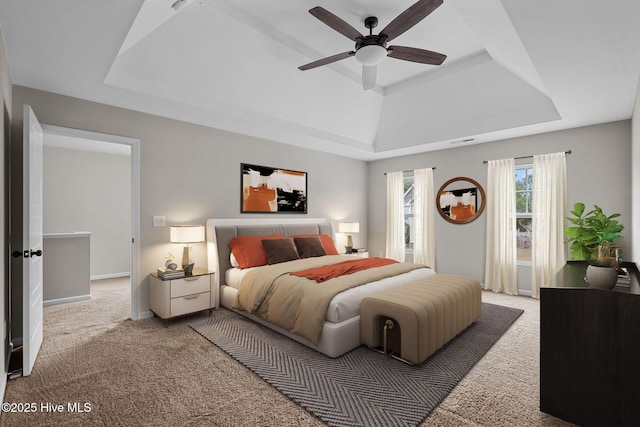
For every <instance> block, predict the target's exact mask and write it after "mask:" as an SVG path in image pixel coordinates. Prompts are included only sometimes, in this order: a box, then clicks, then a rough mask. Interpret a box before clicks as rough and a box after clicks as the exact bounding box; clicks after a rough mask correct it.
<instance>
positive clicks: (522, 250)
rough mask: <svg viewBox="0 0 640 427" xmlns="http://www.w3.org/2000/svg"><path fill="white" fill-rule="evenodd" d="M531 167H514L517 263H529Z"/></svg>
mask: <svg viewBox="0 0 640 427" xmlns="http://www.w3.org/2000/svg"><path fill="white" fill-rule="evenodd" d="M532 197H533V166H532V165H519V166H516V227H517V233H518V236H517V245H518V261H525V262H531V229H532V224H531V221H532V212H533V211H532V208H531V202H532Z"/></svg>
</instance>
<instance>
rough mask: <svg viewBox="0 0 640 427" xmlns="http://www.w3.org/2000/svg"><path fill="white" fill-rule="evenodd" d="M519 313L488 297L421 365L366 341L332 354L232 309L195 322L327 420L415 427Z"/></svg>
mask: <svg viewBox="0 0 640 427" xmlns="http://www.w3.org/2000/svg"><path fill="white" fill-rule="evenodd" d="M521 314H522V310H518V309H514V308H509V307H503V306H498V305H493V304H487V303H484V304H483V308H482V316H481V317H480V319H478V321H476V322H475V323H474V324H472V325H471V326H469V327H468V328H467V329H466V330H465V331H463V332H462V333H460V334H459V335H458V336H457V337H455V338H454V339H453V340H452V341H450V342H449V343H448V344H447V345H445V346H444V347H443V348H442V349H440V350H439V351H438V352H437V353H435V354H434V355H432V356H431V357H430V358H429V359H427V360H426V361H425V362H424V363H422V364H420V365H417V366H409V365H407V364H405V363H402V362H400V361H397V360H394V359H390V358H388V357H385V356H384V355H381V354H379V353H376V352H373V351H371V350H369V349H367V348H366V347H364V346H360V347H358V348H356V349H354V350H353V351H351V352H348V353H346V354H345V355H343V356H341V357H339V358H336V359H332V358H330V357H326V356H324V355H322V354H320V353H318V352H316V351H314V350H311V349H309V348H308V347H305V346H304V345H301V344H299V343H297V342H295V341H293V340H290V339H288V338H286V337H283V336H282V335H280V334H278V333H276V332H273V331H271V330H269V329H267V328H265V327H262V326H260V325H257V324H256V323H254V322H252V321H250V320H248V319H245V318H244V317H242V316H240V315H238V314H236V313H232V312H227V314H226V315H223V316H218V317H215V318H212V319H206V320H203V321H200V322H198V323H195V324H192V325H190V326H191V327H192V328H193V329H194V330H195V331H197V332H198V333H199V334H201V335H202V336H203V337H205V338H207V339H208V340H209V341H211V342H212V343H213V344H215V345H217V346H218V347H220V348H222V349H223V350H224V351H226V352H227V353H229V354H230V355H231V356H232V357H233V358H235V359H236V360H238V361H239V362H240V363H242V364H243V365H245V366H246V367H247V368H249V369H251V370H252V371H253V372H255V373H256V374H257V375H259V376H260V377H261V378H263V379H264V380H265V381H267V382H268V383H269V384H271V385H272V386H274V387H275V388H277V389H278V390H280V391H281V392H282V393H284V394H285V395H286V396H288V397H289V398H290V399H291V400H293V401H294V402H296V403H298V404H299V405H301V406H302V407H304V408H306V409H307V410H308V411H309V412H311V413H313V414H314V415H316V416H317V417H318V418H320V419H321V420H322V421H324V422H325V423H327V425H329V426H335V427H356V426H362V427H364V426H381V427H384V426H417V425H418V424H419V423H420V422H421V421H422V420H424V419H425V418H426V416H427V415H428V414H429V413H430V412H431V411H432V410H433V409H434V408H435V407H436V406H437V405H438V404H439V403H440V402H441V401H442V399H444V398H445V397H446V396H447V394H449V393H450V392H451V390H453V388H454V387H455V386H456V384H457V383H458V382H459V381H460V380H461V379H462V378H463V377H464V376H465V375H466V374H467V373H468V372H469V370H470V369H471V368H472V367H473V365H475V364H476V363H477V362H478V360H480V358H482V356H483V355H484V354H485V353H486V352H487V350H489V348H490V347H491V346H492V345H493V344H494V343H495V342H496V341H497V340H498V339H499V338H500V337H501V336H502V334H504V332H505V331H506V330H507V329H508V328H509V326H511V324H512V323H513V322H514V321H515V320H516V319H517V318H518V317H519V316H520V315H521Z"/></svg>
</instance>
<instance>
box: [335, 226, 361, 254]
mask: <svg viewBox="0 0 640 427" xmlns="http://www.w3.org/2000/svg"><path fill="white" fill-rule="evenodd" d="M358 232H360V223H359V222H339V223H338V233H347V243H346V244H345V246H344V252H345V253H347V254H350V253H351V252H352V250H353V237H351V233H358Z"/></svg>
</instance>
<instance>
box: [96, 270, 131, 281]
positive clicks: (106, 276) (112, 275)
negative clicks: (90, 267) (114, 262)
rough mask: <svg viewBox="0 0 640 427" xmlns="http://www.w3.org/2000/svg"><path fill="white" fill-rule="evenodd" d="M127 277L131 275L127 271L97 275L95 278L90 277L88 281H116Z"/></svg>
mask: <svg viewBox="0 0 640 427" xmlns="http://www.w3.org/2000/svg"><path fill="white" fill-rule="evenodd" d="M127 276H131V273H130V272H128V271H127V272H123V273H109V274H98V275H96V276H91V277H90V280H102V279H116V278H118V277H127Z"/></svg>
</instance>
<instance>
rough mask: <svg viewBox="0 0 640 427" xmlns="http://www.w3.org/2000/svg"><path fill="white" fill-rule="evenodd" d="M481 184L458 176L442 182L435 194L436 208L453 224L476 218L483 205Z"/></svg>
mask: <svg viewBox="0 0 640 427" xmlns="http://www.w3.org/2000/svg"><path fill="white" fill-rule="evenodd" d="M485 201H486V200H485V196H484V190H483V189H482V186H481V185H480V184H478V182H477V181H475V180H473V179H471V178H466V177H463V176H459V177H456V178H451V179H450V180H449V181H447V182H445V183H444V184H442V187H440V189H439V190H438V195H437V196H436V209H438V213H440V215H441V216H442V218H444V219H445V220H447V221H449V222H451V223H453V224H466V223H468V222H471V221H473V220H474V219H476V218H478V217H479V216H480V214H481V213H482V211H483V210H484V205H485Z"/></svg>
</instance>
